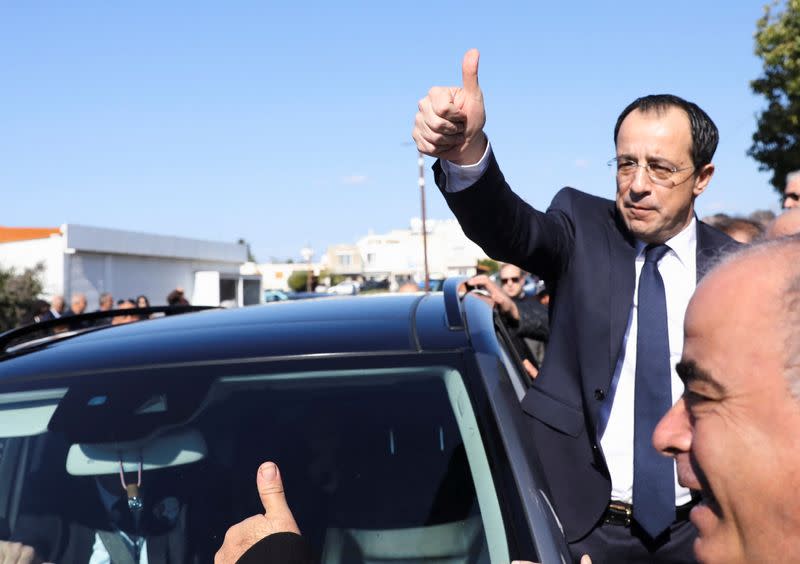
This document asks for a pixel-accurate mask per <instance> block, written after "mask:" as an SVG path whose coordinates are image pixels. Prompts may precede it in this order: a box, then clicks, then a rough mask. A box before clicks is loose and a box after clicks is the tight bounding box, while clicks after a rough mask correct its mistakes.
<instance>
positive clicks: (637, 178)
mask: <svg viewBox="0 0 800 564" xmlns="http://www.w3.org/2000/svg"><path fill="white" fill-rule="evenodd" d="M649 182H650V177H649V176H648V175H647V167H644V166H637V167H636V171H635V172H634V173H633V177H632V178H631V186H630V189H631V190H632V191H633V192H636V193H637V194H642V193H644V192H647V191H648V189H649V188H648V183H649Z"/></svg>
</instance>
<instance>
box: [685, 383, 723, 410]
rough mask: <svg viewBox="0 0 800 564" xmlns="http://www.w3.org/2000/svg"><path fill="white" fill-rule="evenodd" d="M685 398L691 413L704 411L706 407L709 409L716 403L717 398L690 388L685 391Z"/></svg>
mask: <svg viewBox="0 0 800 564" xmlns="http://www.w3.org/2000/svg"><path fill="white" fill-rule="evenodd" d="M683 398H684V401H685V402H686V408H687V409H688V410H689V411H696V410H699V409H703V408H704V407H707V406H709V405H711V404H712V403H713V402H715V401H716V399H715V398H712V397H710V396H707V395H705V394H703V393H701V392H698V391H696V390H690V389H689V388H686V389H685V390H684V391H683Z"/></svg>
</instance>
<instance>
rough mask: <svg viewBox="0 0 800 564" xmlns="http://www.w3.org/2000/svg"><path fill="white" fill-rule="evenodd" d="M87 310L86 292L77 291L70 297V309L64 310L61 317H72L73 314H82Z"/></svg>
mask: <svg viewBox="0 0 800 564" xmlns="http://www.w3.org/2000/svg"><path fill="white" fill-rule="evenodd" d="M85 311H86V294H84V293H83V292H75V293H74V294H72V299H70V303H69V309H68V310H67V311H65V312H64V314H63V315H62V316H61V317H70V316H73V315H80V314H82V313H83V312H85Z"/></svg>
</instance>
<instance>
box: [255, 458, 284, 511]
mask: <svg viewBox="0 0 800 564" xmlns="http://www.w3.org/2000/svg"><path fill="white" fill-rule="evenodd" d="M256 485H257V487H258V495H259V497H260V498H261V504H262V505H263V506H264V511H266V514H267V516H269V517H270V518H273V517H275V518H280V517H283V516H288V517H289V518H292V512H291V510H290V509H289V505H288V504H287V503H286V495H285V494H284V493H283V480H281V474H280V472H279V471H278V467H277V466H276V465H275V463H274V462H265V463H264V464H262V465H261V466H259V468H258V476H257V477H256Z"/></svg>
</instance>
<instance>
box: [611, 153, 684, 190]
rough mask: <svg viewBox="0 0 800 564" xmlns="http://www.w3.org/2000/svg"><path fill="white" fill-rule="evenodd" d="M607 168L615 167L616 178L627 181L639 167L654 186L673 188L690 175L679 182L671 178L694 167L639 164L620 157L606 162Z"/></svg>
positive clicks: (651, 163) (655, 163)
mask: <svg viewBox="0 0 800 564" xmlns="http://www.w3.org/2000/svg"><path fill="white" fill-rule="evenodd" d="M608 166H610V167H616V169H617V177H618V178H621V179H625V180H627V179H629V178H631V177H633V176H634V175H635V174H636V171H637V170H638V169H639V168H640V167H641V168H643V169H645V170H646V171H647V176H648V178H650V180H652V181H653V183H654V184H658V185H659V186H668V187H674V186H677V185H678V184H682V183H684V182H686V181H687V180H689V178H691V175H689V176H688V177H686V178H685V179H683V180H681V181H680V182H675V181H674V180H673V176H674V175H675V173H676V172H681V171H684V170H694V169H695V167H694V166H687V167H683V168H678V167H676V166H673V165H670V164H667V163H660V162H657V161H656V162H648V163H645V164H639V163H637V162H636V161H634V160H633V159H627V158H622V157H615V158H613V159H611V160H610V161H608Z"/></svg>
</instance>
